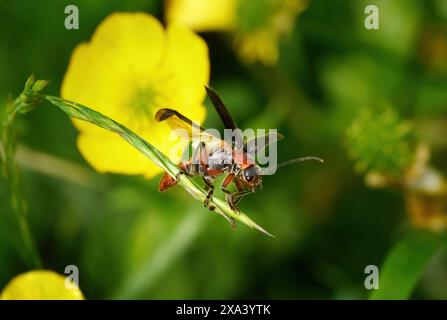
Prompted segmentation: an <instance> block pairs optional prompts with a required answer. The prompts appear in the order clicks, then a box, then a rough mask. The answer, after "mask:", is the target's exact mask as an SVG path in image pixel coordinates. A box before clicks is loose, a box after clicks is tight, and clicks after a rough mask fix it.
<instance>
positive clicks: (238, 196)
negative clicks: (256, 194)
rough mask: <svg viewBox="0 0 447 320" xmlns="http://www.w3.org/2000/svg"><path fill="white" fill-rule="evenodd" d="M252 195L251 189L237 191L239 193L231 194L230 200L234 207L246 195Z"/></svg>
mask: <svg viewBox="0 0 447 320" xmlns="http://www.w3.org/2000/svg"><path fill="white" fill-rule="evenodd" d="M250 193H253V191H252V190H251V189H247V190H243V191H239V192H235V193H232V194H231V196H230V197H231V200H230V201H232V203H233V205H234V206H236V204H237V203H238V202H239V201H240V200H241V199H242V198H243V197H244V196H246V195H247V194H250Z"/></svg>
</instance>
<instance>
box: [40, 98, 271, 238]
mask: <svg viewBox="0 0 447 320" xmlns="http://www.w3.org/2000/svg"><path fill="white" fill-rule="evenodd" d="M40 96H41V97H42V98H44V99H46V100H48V101H49V102H50V103H52V104H54V105H55V106H57V107H59V108H60V109H61V110H62V111H64V112H65V113H67V114H68V115H69V116H70V117H73V118H76V119H79V120H83V121H87V122H90V123H92V124H94V125H97V126H99V127H101V128H104V129H106V130H109V131H112V132H115V133H116V134H118V135H120V136H121V137H122V138H123V139H124V140H126V141H127V142H128V143H130V144H131V145H132V146H133V147H135V148H136V149H137V150H138V151H140V152H141V153H142V154H144V155H145V156H146V157H147V158H149V159H150V160H151V161H152V162H154V163H155V164H156V165H157V166H159V167H160V168H162V169H163V170H165V171H166V172H167V173H168V174H169V175H170V176H172V177H173V178H175V179H178V184H179V185H181V186H182V187H183V188H185V189H186V190H187V191H188V192H189V193H190V194H192V195H193V196H194V197H195V198H196V199H197V200H199V201H201V202H203V201H204V200H205V198H206V195H207V192H206V191H205V190H204V189H203V188H201V187H199V185H198V184H197V183H196V182H194V181H193V180H192V179H191V178H190V177H188V176H186V175H184V174H181V173H182V171H181V170H180V169H179V168H178V167H177V165H175V164H174V163H173V162H172V161H171V160H169V158H168V157H166V156H165V155H164V154H163V153H162V152H161V151H159V150H158V149H157V148H155V147H154V146H153V145H151V144H150V143H149V142H147V141H146V140H144V139H143V138H141V137H140V136H138V135H137V134H135V133H134V132H133V131H131V130H129V129H128V128H126V127H125V126H123V125H121V124H119V123H118V122H116V121H114V120H112V119H110V118H108V117H107V116H105V115H103V114H101V113H99V112H97V111H95V110H92V109H90V108H88V107H86V106H84V105H81V104H79V103H76V102H72V101H68V100H65V99H62V98H58V97H54V96H49V95H40ZM210 202H211V203H212V204H214V206H215V208H216V209H215V210H214V212H216V213H218V214H220V215H222V216H223V217H225V219H227V220H228V221H229V222H230V223H232V224H233V221H239V222H242V223H244V224H245V225H247V226H248V227H250V228H252V229H255V230H258V231H259V232H261V233H263V234H265V235H267V236H270V237H273V238H274V236H273V235H272V234H271V233H269V232H267V231H266V230H265V229H264V228H262V227H261V226H259V225H258V224H257V223H255V222H254V221H253V220H252V219H250V218H249V217H248V216H247V215H245V214H244V213H242V212H234V211H233V210H232V209H231V208H230V207H229V206H228V204H227V203H226V202H224V201H222V200H220V199H218V198H216V197H212V198H211V200H210Z"/></svg>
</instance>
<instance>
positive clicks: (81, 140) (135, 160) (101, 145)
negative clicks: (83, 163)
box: [77, 127, 160, 176]
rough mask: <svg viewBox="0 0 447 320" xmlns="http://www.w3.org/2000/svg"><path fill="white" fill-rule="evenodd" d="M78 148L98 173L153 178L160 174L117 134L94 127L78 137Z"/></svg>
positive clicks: (158, 170)
mask: <svg viewBox="0 0 447 320" xmlns="http://www.w3.org/2000/svg"><path fill="white" fill-rule="evenodd" d="M77 144H78V148H79V151H80V152H81V153H82V154H83V156H84V157H85V159H86V160H87V161H88V162H89V164H90V165H91V166H92V167H93V168H94V169H95V170H97V171H99V172H114V173H123V174H141V173H145V174H146V175H147V176H153V175H155V174H157V173H158V172H160V169H158V168H156V167H155V166H154V165H152V164H151V162H150V161H149V160H148V159H147V158H146V157H145V156H144V155H143V154H141V153H140V152H139V151H137V150H136V149H135V148H134V147H132V146H131V145H130V144H129V143H127V142H126V141H124V140H123V139H122V138H121V137H120V136H118V135H117V134H113V133H110V132H107V131H106V130H104V129H101V128H97V127H94V128H93V130H91V131H89V132H88V133H81V134H80V135H79V137H78V141H77Z"/></svg>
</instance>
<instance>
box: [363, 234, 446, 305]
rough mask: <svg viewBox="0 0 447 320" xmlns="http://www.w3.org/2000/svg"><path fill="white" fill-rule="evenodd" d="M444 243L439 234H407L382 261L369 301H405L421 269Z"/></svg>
mask: <svg viewBox="0 0 447 320" xmlns="http://www.w3.org/2000/svg"><path fill="white" fill-rule="evenodd" d="M446 240H447V237H446V235H445V234H442V233H433V232H428V231H420V230H412V231H410V232H409V233H408V234H407V235H406V236H405V237H404V238H403V239H402V240H401V241H400V242H399V243H397V244H396V245H395V246H394V247H393V248H392V249H391V251H390V253H389V254H388V256H387V258H386V259H385V263H384V265H383V266H382V268H381V272H380V276H379V289H377V290H374V291H373V292H372V294H371V296H370V299H371V300H391V299H393V300H403V299H409V298H410V296H411V292H412V291H413V289H414V287H415V286H416V285H417V282H418V280H419V278H420V276H421V275H422V273H423V272H424V270H425V267H426V266H427V264H428V263H429V262H430V260H431V258H432V257H433V256H434V254H435V253H436V252H437V251H438V250H439V249H441V248H442V247H443V246H444V245H445V243H446Z"/></svg>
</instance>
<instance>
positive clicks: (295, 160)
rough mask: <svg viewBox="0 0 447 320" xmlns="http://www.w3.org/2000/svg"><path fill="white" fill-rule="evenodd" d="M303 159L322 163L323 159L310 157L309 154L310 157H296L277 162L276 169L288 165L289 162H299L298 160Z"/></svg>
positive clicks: (303, 160)
mask: <svg viewBox="0 0 447 320" xmlns="http://www.w3.org/2000/svg"><path fill="white" fill-rule="evenodd" d="M305 161H318V162H321V163H324V160H323V159H321V158H319V157H312V156H310V157H302V158H296V159H291V160H287V161H284V162H281V163H280V164H278V165H277V166H276V169H279V168H281V167H285V166H288V165H290V164H294V163H299V162H305Z"/></svg>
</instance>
